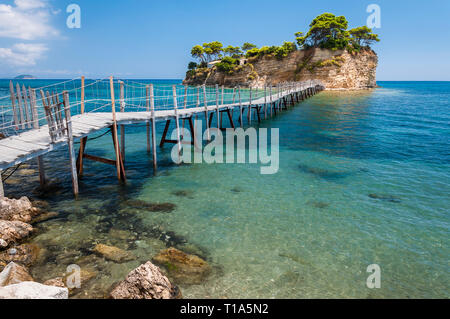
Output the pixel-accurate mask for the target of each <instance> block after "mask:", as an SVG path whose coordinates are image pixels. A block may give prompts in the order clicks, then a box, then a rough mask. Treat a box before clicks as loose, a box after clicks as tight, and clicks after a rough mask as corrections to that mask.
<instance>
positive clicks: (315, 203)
mask: <svg viewBox="0 0 450 319" xmlns="http://www.w3.org/2000/svg"><path fill="white" fill-rule="evenodd" d="M308 204H310V205H312V206H314V207H315V208H320V209H324V208H327V207H328V206H330V204H328V203H325V202H320V201H309V202H308Z"/></svg>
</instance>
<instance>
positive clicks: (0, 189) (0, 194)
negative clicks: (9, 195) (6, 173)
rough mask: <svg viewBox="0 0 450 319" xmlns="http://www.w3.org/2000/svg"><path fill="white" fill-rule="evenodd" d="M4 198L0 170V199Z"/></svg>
mask: <svg viewBox="0 0 450 319" xmlns="http://www.w3.org/2000/svg"><path fill="white" fill-rule="evenodd" d="M2 197H5V190H4V189H3V180H2V170H0V198H2Z"/></svg>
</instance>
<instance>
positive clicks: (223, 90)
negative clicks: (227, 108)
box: [220, 85, 225, 128]
mask: <svg viewBox="0 0 450 319" xmlns="http://www.w3.org/2000/svg"><path fill="white" fill-rule="evenodd" d="M224 92H225V87H224V86H223V85H222V95H221V103H220V105H221V106H222V107H223V106H224V101H225V99H224ZM222 117H223V115H222V113H220V127H221V128H223V125H222Z"/></svg>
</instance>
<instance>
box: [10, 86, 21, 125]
mask: <svg viewBox="0 0 450 319" xmlns="http://www.w3.org/2000/svg"><path fill="white" fill-rule="evenodd" d="M9 92H10V94H11V106H12V110H13V116H14V125H15V126H16V130H18V129H19V118H18V117H17V109H16V94H15V93H14V85H13V82H12V81H9Z"/></svg>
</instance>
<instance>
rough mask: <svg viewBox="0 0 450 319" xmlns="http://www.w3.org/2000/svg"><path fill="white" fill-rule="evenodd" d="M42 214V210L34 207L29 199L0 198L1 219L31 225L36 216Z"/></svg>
mask: <svg viewBox="0 0 450 319" xmlns="http://www.w3.org/2000/svg"><path fill="white" fill-rule="evenodd" d="M40 213H41V211H40V209H38V208H35V207H33V205H32V204H31V202H30V200H29V199H28V198H27V197H22V198H20V199H9V198H7V197H2V198H0V219H3V220H9V221H20V222H24V223H29V222H31V219H32V218H33V217H34V216H37V215H39V214H40Z"/></svg>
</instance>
